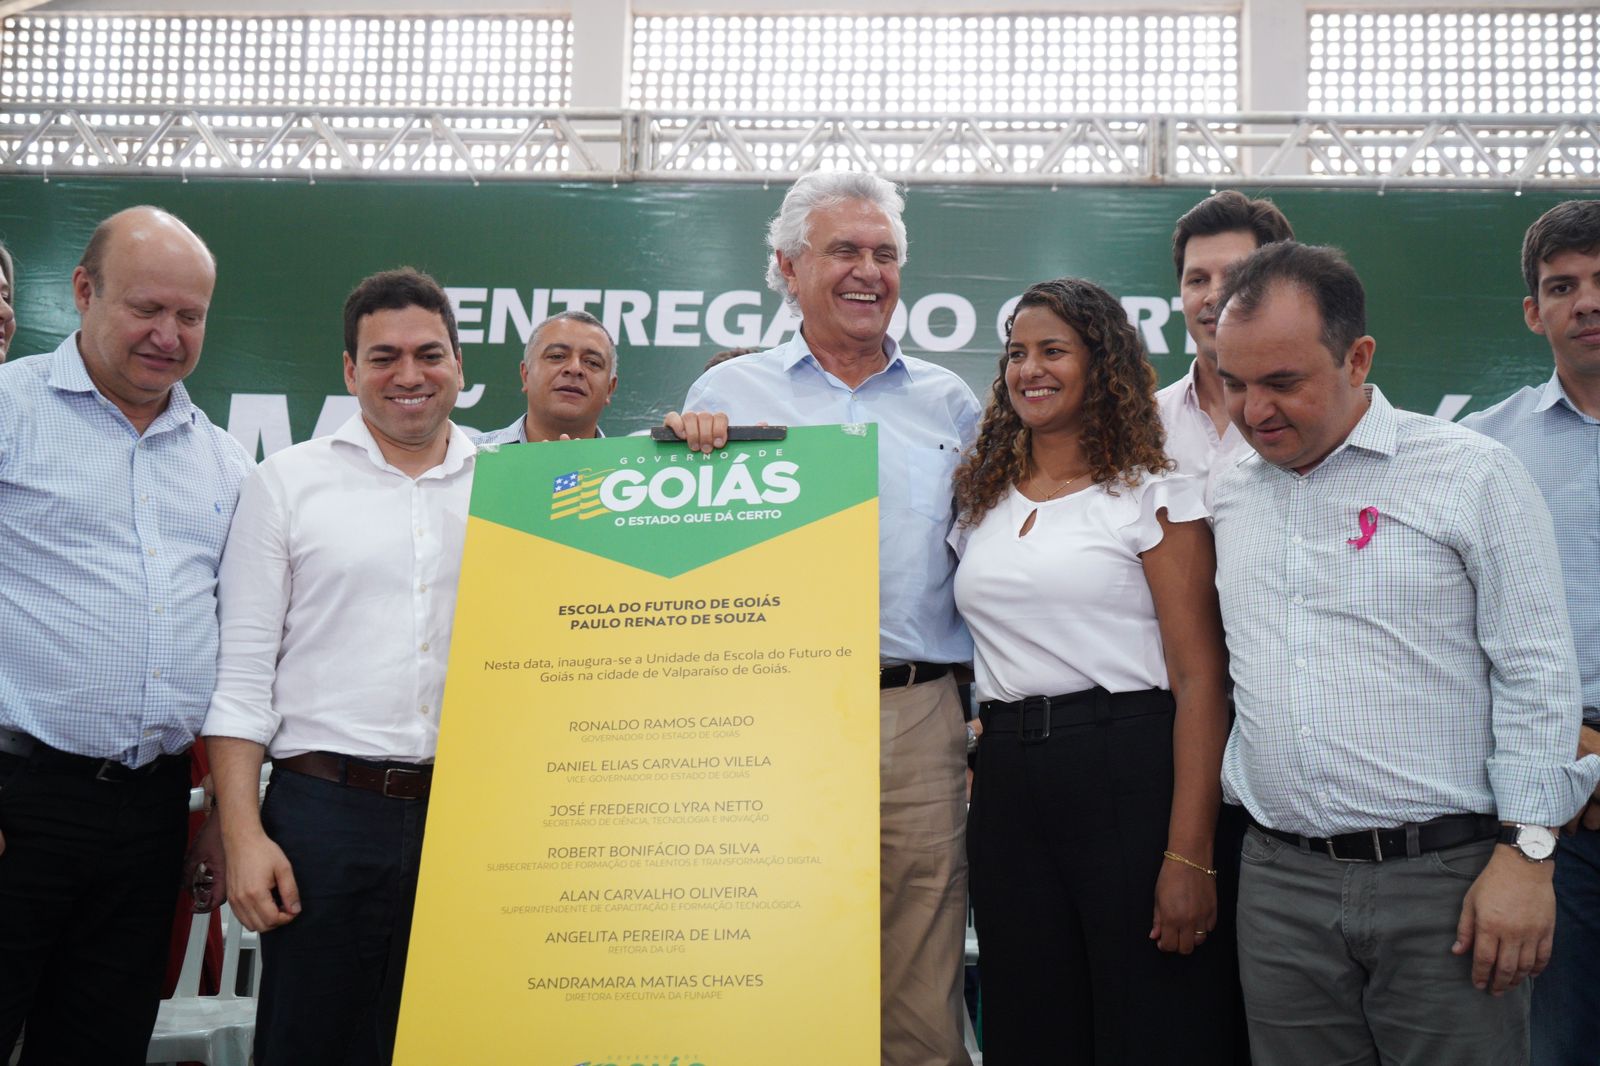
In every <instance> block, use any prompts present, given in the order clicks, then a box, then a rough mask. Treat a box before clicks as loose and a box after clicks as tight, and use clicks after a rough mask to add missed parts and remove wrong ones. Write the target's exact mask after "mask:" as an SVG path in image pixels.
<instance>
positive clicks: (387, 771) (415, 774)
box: [383, 766, 422, 799]
mask: <svg viewBox="0 0 1600 1066" xmlns="http://www.w3.org/2000/svg"><path fill="white" fill-rule="evenodd" d="M390 774H409V775H410V776H412V777H421V776H422V771H421V770H402V769H400V767H398V766H390V767H387V768H385V770H384V771H383V795H384V797H385V798H387V799H407V798H408V797H406V796H397V795H395V794H394V793H392V792H390V791H389V782H390V780H391V778H390V777H389V775H390Z"/></svg>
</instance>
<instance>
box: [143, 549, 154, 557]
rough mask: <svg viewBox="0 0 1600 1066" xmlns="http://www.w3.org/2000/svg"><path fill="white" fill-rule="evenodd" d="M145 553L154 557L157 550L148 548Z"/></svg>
mask: <svg viewBox="0 0 1600 1066" xmlns="http://www.w3.org/2000/svg"><path fill="white" fill-rule="evenodd" d="M144 553H145V554H146V555H154V554H155V553H156V550H155V549H154V548H146V549H145V550H144Z"/></svg>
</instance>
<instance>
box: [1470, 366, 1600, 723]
mask: <svg viewBox="0 0 1600 1066" xmlns="http://www.w3.org/2000/svg"><path fill="white" fill-rule="evenodd" d="M1461 424H1462V425H1463V426H1467V427H1469V428H1471V429H1475V430H1477V431H1478V432H1479V433H1485V434H1488V435H1489V436H1491V437H1493V438H1494V439H1495V440H1497V441H1499V442H1500V443H1502V444H1504V445H1505V446H1506V447H1508V448H1510V449H1511V450H1512V451H1513V452H1514V453H1516V456H1517V458H1518V459H1521V460H1522V465H1523V466H1525V467H1527V468H1528V473H1529V474H1531V475H1533V483H1534V484H1535V485H1538V486H1539V491H1540V492H1542V493H1543V494H1544V502H1545V504H1546V505H1547V506H1548V507H1549V508H1550V517H1551V519H1552V520H1553V521H1554V522H1555V527H1556V548H1557V550H1558V551H1559V552H1560V553H1561V571H1562V575H1563V577H1564V578H1565V581H1566V587H1567V615H1568V616H1569V617H1570V619H1571V621H1572V637H1573V640H1574V641H1575V642H1576V643H1577V646H1578V670H1579V672H1580V673H1581V674H1582V675H1583V703H1584V717H1585V718H1588V719H1589V720H1590V721H1600V421H1596V420H1595V419H1593V418H1590V417H1589V416H1588V415H1586V414H1584V413H1583V412H1582V411H1580V410H1578V409H1577V408H1576V407H1575V406H1573V404H1572V401H1571V400H1570V399H1568V398H1567V393H1566V390H1565V389H1563V388H1562V387H1561V379H1560V378H1558V377H1556V376H1555V375H1554V374H1552V375H1551V376H1550V380H1549V381H1547V382H1545V383H1544V384H1543V385H1540V386H1537V387H1536V386H1532V385H1530V386H1527V387H1525V388H1523V389H1521V390H1519V391H1518V392H1516V393H1514V394H1512V395H1511V396H1509V397H1507V398H1506V399H1505V400H1502V401H1501V402H1500V403H1497V404H1495V405H1494V406H1493V407H1491V408H1489V409H1488V410H1486V411H1479V412H1477V413H1476V414H1470V415H1468V416H1467V417H1465V418H1463V419H1462V420H1461Z"/></svg>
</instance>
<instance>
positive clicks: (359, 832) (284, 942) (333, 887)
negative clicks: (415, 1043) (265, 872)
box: [255, 769, 428, 1066]
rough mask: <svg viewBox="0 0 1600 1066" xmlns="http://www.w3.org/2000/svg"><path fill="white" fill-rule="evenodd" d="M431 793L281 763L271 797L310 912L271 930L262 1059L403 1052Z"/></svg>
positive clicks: (331, 1063)
mask: <svg viewBox="0 0 1600 1066" xmlns="http://www.w3.org/2000/svg"><path fill="white" fill-rule="evenodd" d="M427 816H428V806H427V801H426V800H403V799H389V798H386V797H384V796H381V795H379V794H378V793H376V792H366V791H363V790H361V789H356V788H348V787H346V786H344V785H339V784H336V783H334V782H332V781H323V780H320V779H318V778H314V777H307V776H306V775H304V774H297V773H293V772H290V771H287V770H283V769H279V770H276V771H275V772H274V773H273V775H272V782H271V784H269V785H268V786H267V797H266V800H265V801H264V802H263V804H262V808H261V821H262V825H263V826H264V828H265V829H266V831H267V835H268V836H269V837H271V838H272V839H273V840H274V841H276V842H277V844H278V846H279V847H280V848H282V849H283V852H284V855H286V856H287V857H288V859H289V863H290V865H291V866H293V867H294V878H295V884H296V886H297V887H298V888H299V890H300V906H301V911H300V914H299V915H298V916H297V917H296V918H295V919H294V920H293V921H291V922H289V923H288V924H287V925H283V926H279V927H278V928H277V929H274V930H272V931H271V932H269V933H265V934H263V935H262V937H261V964H262V965H261V998H260V1001H259V1005H258V1007H257V1009H256V1046H255V1061H256V1066H317V1064H327V1066H377V1064H385V1063H388V1062H390V1061H391V1060H393V1058H394V1037H395V1027H396V1026H397V1025H398V1024H399V1020H400V988H401V984H402V982H403V980H404V978H405V969H406V948H407V946H408V945H409V942H410V938H411V908H412V904H413V903H414V902H415V901H416V895H417V869H418V865H419V863H420V861H421V857H422V830H423V826H424V824H425V822H426V821H427Z"/></svg>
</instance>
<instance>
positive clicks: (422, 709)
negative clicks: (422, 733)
mask: <svg viewBox="0 0 1600 1066" xmlns="http://www.w3.org/2000/svg"><path fill="white" fill-rule="evenodd" d="M417 713H418V714H427V713H428V705H427V704H426V703H424V704H423V705H422V706H421V707H418V708H417Z"/></svg>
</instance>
